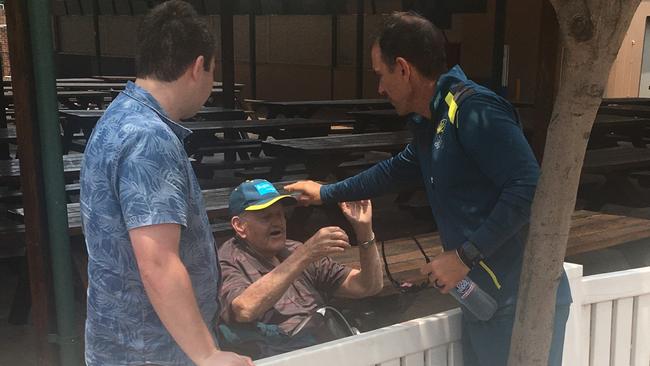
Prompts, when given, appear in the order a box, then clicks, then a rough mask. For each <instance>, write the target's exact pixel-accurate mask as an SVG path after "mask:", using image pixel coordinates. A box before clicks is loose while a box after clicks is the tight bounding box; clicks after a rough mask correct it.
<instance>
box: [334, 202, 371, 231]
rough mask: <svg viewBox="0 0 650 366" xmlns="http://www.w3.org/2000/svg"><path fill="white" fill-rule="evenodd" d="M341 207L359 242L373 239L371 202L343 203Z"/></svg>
mask: <svg viewBox="0 0 650 366" xmlns="http://www.w3.org/2000/svg"><path fill="white" fill-rule="evenodd" d="M339 207H341V211H342V212H343V215H344V216H345V218H346V219H348V221H349V222H350V224H351V225H352V228H353V229H354V232H355V234H356V235H357V239H358V240H360V241H368V240H370V239H372V203H371V202H370V200H362V201H354V202H341V203H339Z"/></svg>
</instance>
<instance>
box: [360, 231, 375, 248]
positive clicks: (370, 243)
mask: <svg viewBox="0 0 650 366" xmlns="http://www.w3.org/2000/svg"><path fill="white" fill-rule="evenodd" d="M373 244H375V234H372V239H370V240H368V241H364V242H363V243H359V246H360V247H361V248H363V249H368V248H370V246H371V245H373Z"/></svg>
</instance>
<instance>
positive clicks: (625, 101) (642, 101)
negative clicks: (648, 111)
mask: <svg viewBox="0 0 650 366" xmlns="http://www.w3.org/2000/svg"><path fill="white" fill-rule="evenodd" d="M615 104H618V105H638V106H643V105H645V106H650V98H603V100H602V103H601V106H607V105H615Z"/></svg>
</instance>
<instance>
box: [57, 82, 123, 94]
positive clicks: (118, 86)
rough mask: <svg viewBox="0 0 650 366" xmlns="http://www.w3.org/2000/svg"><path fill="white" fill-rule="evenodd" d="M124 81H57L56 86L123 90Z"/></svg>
mask: <svg viewBox="0 0 650 366" xmlns="http://www.w3.org/2000/svg"><path fill="white" fill-rule="evenodd" d="M125 86H126V82H106V81H101V80H100V81H95V82H60V83H59V82H57V83H56V87H57V88H60V89H65V90H79V91H84V90H99V91H111V90H124V87H125Z"/></svg>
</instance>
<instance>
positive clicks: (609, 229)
mask: <svg viewBox="0 0 650 366" xmlns="http://www.w3.org/2000/svg"><path fill="white" fill-rule="evenodd" d="M416 237H417V239H418V241H419V242H420V244H421V245H422V247H423V248H424V250H425V252H426V253H427V255H429V256H433V255H436V254H439V253H441V252H442V243H441V241H440V236H439V234H438V233H437V232H435V233H429V234H424V235H418V236H416ZM646 238H650V220H647V219H641V218H636V217H627V216H618V215H609V214H604V213H600V212H592V211H576V212H575V213H574V215H573V217H572V221H571V230H570V233H569V241H568V244H567V252H566V255H567V256H572V255H576V254H580V253H585V252H589V251H594V250H598V249H604V248H608V247H613V246H617V245H621V244H625V243H628V242H631V241H635V240H640V239H646ZM384 247H385V250H386V257H387V262H388V264H389V269H390V271H391V273H392V274H393V277H394V278H395V279H397V280H398V281H401V280H407V281H410V282H412V283H414V284H418V283H421V282H423V281H424V280H425V278H424V276H422V275H421V274H420V272H419V269H420V266H422V265H423V264H424V263H425V261H424V258H423V256H422V253H421V252H420V250H419V249H418V247H417V245H416V244H415V242H414V241H413V239H412V238H401V239H395V240H389V241H386V242H385V243H384ZM380 250H381V248H380ZM380 255H381V252H380ZM332 257H333V258H334V259H335V260H337V261H339V262H341V263H344V264H346V265H350V266H352V267H354V268H359V252H358V248H357V247H353V248H351V249H350V250H347V251H345V252H343V253H340V254H336V255H334V256H332ZM395 292H396V290H395V289H394V288H393V287H392V285H391V283H390V281H389V280H388V278H387V277H385V278H384V289H383V290H382V292H381V293H380V295H388V294H393V293H395Z"/></svg>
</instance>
